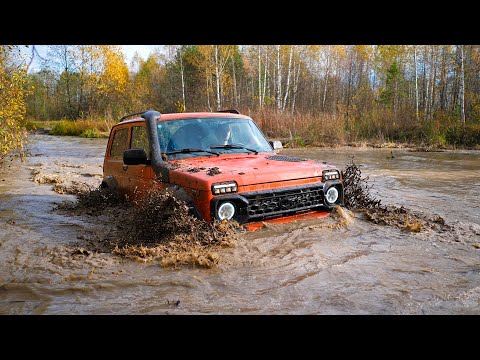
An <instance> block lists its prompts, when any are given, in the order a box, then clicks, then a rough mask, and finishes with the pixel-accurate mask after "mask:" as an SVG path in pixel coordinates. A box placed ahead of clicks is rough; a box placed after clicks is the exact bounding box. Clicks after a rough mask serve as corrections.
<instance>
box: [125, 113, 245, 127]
mask: <svg viewBox="0 0 480 360" xmlns="http://www.w3.org/2000/svg"><path fill="white" fill-rule="evenodd" d="M188 118H232V119H233V118H235V119H238V118H242V119H250V117H249V116H246V115H242V114H232V113H224V112H190V113H172V114H162V115H161V116H160V118H159V119H158V121H165V120H175V119H188ZM138 121H145V120H144V119H143V118H142V117H136V118H133V119H130V120H125V121H122V122H119V123H118V124H116V125H120V124H128V123H132V122H138Z"/></svg>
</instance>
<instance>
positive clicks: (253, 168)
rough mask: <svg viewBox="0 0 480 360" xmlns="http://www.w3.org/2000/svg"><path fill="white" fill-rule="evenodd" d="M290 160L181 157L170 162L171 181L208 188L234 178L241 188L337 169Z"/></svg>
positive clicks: (282, 158) (301, 177)
mask: <svg viewBox="0 0 480 360" xmlns="http://www.w3.org/2000/svg"><path fill="white" fill-rule="evenodd" d="M272 157H273V158H272ZM291 159H292V158H290V157H287V156H280V155H274V154H270V153H269V154H259V155H254V154H250V155H243V154H242V155H240V156H238V155H236V156H232V155H221V156H219V157H210V158H205V157H202V158H197V159H188V160H181V161H176V162H174V163H173V167H174V169H173V170H172V171H171V172H170V181H171V182H172V183H175V184H178V185H181V186H184V187H188V188H195V189H199V190H210V188H211V185H212V184H213V183H217V182H223V181H231V180H235V181H236V182H237V183H238V185H239V186H240V187H241V186H245V185H257V184H265V183H272V182H278V181H288V180H296V179H306V178H315V177H321V176H322V171H323V170H326V169H337V167H336V166H334V165H332V164H329V163H326V162H319V161H314V160H305V161H292V160H291ZM293 159H296V158H293ZM217 169H218V170H217ZM319 180H320V179H319Z"/></svg>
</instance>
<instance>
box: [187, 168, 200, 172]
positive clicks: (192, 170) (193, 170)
mask: <svg viewBox="0 0 480 360" xmlns="http://www.w3.org/2000/svg"><path fill="white" fill-rule="evenodd" d="M200 171H202V170H201V169H200V168H197V167H194V168H191V169H188V170H187V172H191V173H198V172H200Z"/></svg>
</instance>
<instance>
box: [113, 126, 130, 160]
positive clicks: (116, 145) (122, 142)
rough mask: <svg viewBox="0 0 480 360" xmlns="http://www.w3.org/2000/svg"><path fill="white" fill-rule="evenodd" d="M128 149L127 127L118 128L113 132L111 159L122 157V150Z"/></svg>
mask: <svg viewBox="0 0 480 360" xmlns="http://www.w3.org/2000/svg"><path fill="white" fill-rule="evenodd" d="M127 149H128V128H124V129H118V130H116V131H115V134H113V141H112V147H111V149H110V157H111V158H112V159H123V152H124V151H125V150H127Z"/></svg>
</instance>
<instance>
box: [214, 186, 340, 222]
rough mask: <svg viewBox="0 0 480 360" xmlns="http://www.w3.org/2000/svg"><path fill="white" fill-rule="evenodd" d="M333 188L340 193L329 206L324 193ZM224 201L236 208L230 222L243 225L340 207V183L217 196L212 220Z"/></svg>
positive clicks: (216, 216)
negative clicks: (233, 221)
mask: <svg viewBox="0 0 480 360" xmlns="http://www.w3.org/2000/svg"><path fill="white" fill-rule="evenodd" d="M332 186H335V187H336V188H337V190H338V192H339V196H338V200H337V201H336V202H335V204H329V203H327V202H326V200H325V193H326V192H327V190H328V189H329V188H330V187H332ZM227 201H228V202H231V203H232V204H233V205H234V206H235V215H234V217H233V220H235V221H237V222H238V223H240V224H243V223H246V222H251V221H259V220H265V219H271V218H276V217H282V216H290V215H293V214H298V213H302V212H307V211H312V210H322V209H323V210H324V209H332V208H333V207H334V206H335V205H343V204H344V202H343V184H342V182H341V181H340V180H332V181H326V182H318V183H314V184H309V185H300V186H293V187H287V188H277V189H272V190H262V191H254V192H248V193H240V194H229V195H223V196H217V197H215V198H214V199H212V200H211V203H210V211H211V218H212V219H216V220H219V218H218V215H217V214H218V207H219V206H220V205H221V204H222V203H224V202H227Z"/></svg>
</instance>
